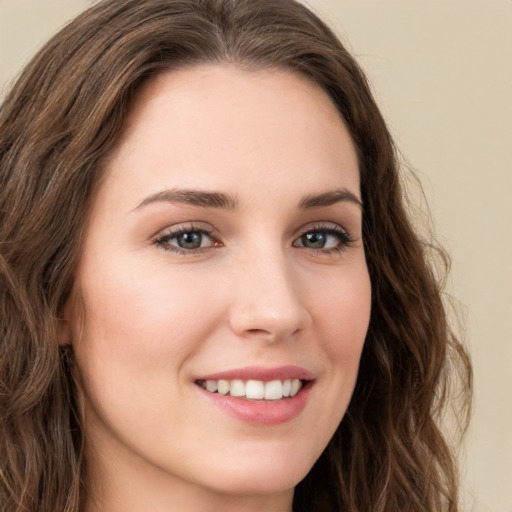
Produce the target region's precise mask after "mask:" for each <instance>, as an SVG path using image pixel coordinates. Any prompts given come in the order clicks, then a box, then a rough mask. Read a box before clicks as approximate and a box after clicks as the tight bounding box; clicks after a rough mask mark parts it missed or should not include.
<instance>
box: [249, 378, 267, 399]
mask: <svg viewBox="0 0 512 512" xmlns="http://www.w3.org/2000/svg"><path fill="white" fill-rule="evenodd" d="M245 396H246V397H247V398H252V399H254V400H260V399H262V398H265V385H264V384H263V382H261V380H248V381H247V384H246V385H245Z"/></svg>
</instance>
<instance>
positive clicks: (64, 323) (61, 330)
mask: <svg viewBox="0 0 512 512" xmlns="http://www.w3.org/2000/svg"><path fill="white" fill-rule="evenodd" d="M57 322H58V324H57V340H58V343H59V345H60V346H61V347H63V346H66V345H71V340H72V337H71V322H70V321H69V320H66V319H64V318H59V319H58V320H57Z"/></svg>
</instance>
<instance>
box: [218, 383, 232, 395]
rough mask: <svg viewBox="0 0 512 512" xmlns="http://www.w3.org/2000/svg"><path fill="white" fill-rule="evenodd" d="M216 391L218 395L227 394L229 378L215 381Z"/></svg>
mask: <svg viewBox="0 0 512 512" xmlns="http://www.w3.org/2000/svg"><path fill="white" fill-rule="evenodd" d="M217 391H218V392H219V395H227V394H228V393H229V380H219V381H218V382H217Z"/></svg>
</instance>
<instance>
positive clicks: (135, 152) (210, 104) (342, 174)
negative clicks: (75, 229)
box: [107, 65, 359, 193]
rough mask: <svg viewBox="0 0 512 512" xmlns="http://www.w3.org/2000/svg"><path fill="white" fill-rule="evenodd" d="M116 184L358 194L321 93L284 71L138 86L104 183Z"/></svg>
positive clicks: (346, 140)
mask: <svg viewBox="0 0 512 512" xmlns="http://www.w3.org/2000/svg"><path fill="white" fill-rule="evenodd" d="M116 177H117V178H120V177H122V179H123V180H126V179H128V178H132V179H133V183H132V185H131V188H137V189H138V190H140V191H141V193H143V192H144V191H145V192H147V193H150V192H152V191H151V190H147V189H148V188H149V187H162V188H163V187H169V186H170V185H173V183H171V182H172V181H173V180H178V181H179V183H178V185H179V186H186V187H196V188H197V187H199V186H200V187H201V188H205V187H206V188H208V186H211V187H213V188H217V187H218V186H220V187H222V188H226V187H227V188H229V187H232V186H233V184H234V180H236V181H240V182H244V183H245V184H246V185H247V186H248V188H249V190H250V189H251V187H255V186H259V185H261V184H262V183H263V182H264V181H268V182H273V183H274V185H276V186H279V187H283V188H289V187H290V186H291V185H292V184H293V185H297V184H299V182H300V183H302V184H303V185H304V186H305V187H310V188H316V189H322V188H326V187H332V186H334V185H336V183H333V182H335V181H338V182H339V181H340V180H341V181H343V183H338V184H339V185H340V186H341V185H343V186H347V185H348V186H351V187H352V188H353V189H355V190H356V191H358V189H359V173H358V165H357V156H356V152H355V149H354V145H353V143H352V140H351V137H350V135H349V133H348V131H347V129H346V126H345V123H344V122H343V120H342V118H341V115H340V114H339V112H338V110H337V109H336V107H335V106H334V104H333V102H332V100H331V99H330V97H329V96H328V95H327V93H325V92H324V91H323V90H322V89H321V88H320V87H319V86H318V85H317V84H315V83H313V82H311V81H310V80H309V79H307V78H305V77H303V76H301V75H298V74H295V73H292V72H290V71H284V70H274V69H272V70H258V71H246V70H241V69H238V68H235V67H229V66H226V65H222V66H221V65H202V66H196V67H192V68H188V69H181V70H179V71H172V72H167V73H162V74H160V75H157V76H155V77H153V78H151V79H150V80H148V81H147V82H146V83H145V84H144V85H143V86H142V87H141V89H140V90H139V91H138V93H137V96H136V98H135V101H134V102H133V104H132V105H131V108H130V111H129V113H128V116H127V120H126V123H125V127H124V130H123V132H122V134H121V137H120V138H119V140H118V142H117V144H116V146H115V148H114V150H113V151H112V154H111V157H110V159H109V162H108V166H107V181H112V180H113V179H114V178H116ZM210 182H211V183H210ZM303 188H304V187H303ZM312 192H316V190H312Z"/></svg>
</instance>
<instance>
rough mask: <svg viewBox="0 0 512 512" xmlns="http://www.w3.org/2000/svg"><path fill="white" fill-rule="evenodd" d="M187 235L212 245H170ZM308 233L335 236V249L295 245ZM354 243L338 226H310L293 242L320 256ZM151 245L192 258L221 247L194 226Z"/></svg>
mask: <svg viewBox="0 0 512 512" xmlns="http://www.w3.org/2000/svg"><path fill="white" fill-rule="evenodd" d="M187 233H189V234H190V233H195V234H199V235H201V236H205V235H206V236H207V237H209V238H210V239H211V240H212V242H213V245H211V246H209V247H197V248H192V249H184V248H182V247H178V246H177V245H171V244H170V243H169V242H170V241H171V240H173V239H175V238H178V237H179V236H182V235H185V234H187ZM309 233H317V234H323V235H331V236H335V237H336V238H337V239H338V242H339V243H338V244H337V245H336V246H335V247H329V248H323V247H321V248H311V247H309V248H308V247H305V246H304V245H296V244H297V242H298V241H299V240H301V239H302V238H303V237H305V236H306V235H308V234H309ZM353 242H354V238H353V237H352V236H351V235H350V234H349V233H348V231H346V230H345V229H343V228H341V227H340V226H333V225H329V226H325V225H318V226H312V227H309V228H308V229H307V230H305V231H303V232H302V233H301V234H300V235H299V236H298V237H297V238H296V239H295V240H294V242H293V246H294V247H302V248H304V249H308V250H310V251H313V252H314V253H316V254H321V255H334V254H337V253H340V252H342V251H344V250H346V249H347V248H349V247H350V246H351V245H352V243H353ZM153 243H154V244H155V245H157V246H159V247H160V248H162V249H163V250H165V251H171V252H174V253H178V254H182V255H185V256H193V255H195V254H198V253H202V252H205V251H208V250H211V249H215V248H217V247H220V246H221V245H222V243H221V242H219V241H216V240H215V236H214V231H213V230H209V229H205V228H204V227H200V226H195V225H194V224H189V225H186V226H180V227H178V228H173V229H171V230H169V231H167V232H165V233H164V234H158V235H157V236H156V237H155V238H154V239H153Z"/></svg>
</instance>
